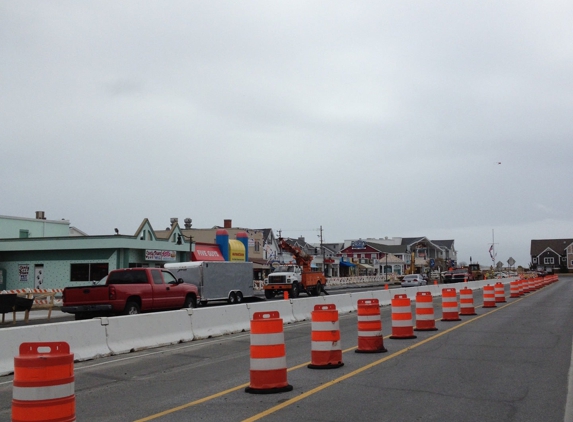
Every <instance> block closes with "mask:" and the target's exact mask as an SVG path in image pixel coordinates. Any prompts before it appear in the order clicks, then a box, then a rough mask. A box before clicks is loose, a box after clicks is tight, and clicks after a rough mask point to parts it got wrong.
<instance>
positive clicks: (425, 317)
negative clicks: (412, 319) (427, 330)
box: [416, 314, 434, 321]
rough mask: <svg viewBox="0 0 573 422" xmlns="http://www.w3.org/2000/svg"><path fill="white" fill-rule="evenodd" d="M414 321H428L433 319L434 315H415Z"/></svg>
mask: <svg viewBox="0 0 573 422" xmlns="http://www.w3.org/2000/svg"><path fill="white" fill-rule="evenodd" d="M416 319H417V320H418V321H429V320H432V319H434V315H424V314H421V315H416Z"/></svg>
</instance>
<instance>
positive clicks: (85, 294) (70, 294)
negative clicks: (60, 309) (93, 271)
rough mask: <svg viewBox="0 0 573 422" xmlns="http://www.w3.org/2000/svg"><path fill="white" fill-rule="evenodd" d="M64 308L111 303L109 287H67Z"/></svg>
mask: <svg viewBox="0 0 573 422" xmlns="http://www.w3.org/2000/svg"><path fill="white" fill-rule="evenodd" d="M63 299H64V303H63V305H64V306H74V305H90V304H97V303H108V302H109V288H108V286H83V287H66V288H65V289H64V297H63Z"/></svg>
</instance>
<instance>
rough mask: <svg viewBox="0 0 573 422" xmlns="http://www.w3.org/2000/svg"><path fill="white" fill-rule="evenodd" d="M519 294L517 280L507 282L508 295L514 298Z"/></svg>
mask: <svg viewBox="0 0 573 422" xmlns="http://www.w3.org/2000/svg"><path fill="white" fill-rule="evenodd" d="M520 296H521V289H520V282H519V280H515V281H512V282H511V283H509V297H510V298H516V297H520Z"/></svg>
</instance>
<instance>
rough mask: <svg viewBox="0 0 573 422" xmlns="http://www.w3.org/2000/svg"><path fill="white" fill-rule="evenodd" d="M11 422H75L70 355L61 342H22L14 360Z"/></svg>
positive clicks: (65, 344)
mask: <svg viewBox="0 0 573 422" xmlns="http://www.w3.org/2000/svg"><path fill="white" fill-rule="evenodd" d="M12 397H13V399H12V422H25V421H35V422H39V421H58V422H73V421H75V420H76V396H75V391H74V355H73V354H72V353H70V346H69V344H68V343H66V342H63V341H58V342H47V343H22V344H21V345H20V355H19V356H17V357H15V358H14V382H13V393H12Z"/></svg>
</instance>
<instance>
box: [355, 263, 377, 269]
mask: <svg viewBox="0 0 573 422" xmlns="http://www.w3.org/2000/svg"><path fill="white" fill-rule="evenodd" d="M357 265H358V268H362V269H365V270H373V269H374V267H373V266H372V265H368V264H357Z"/></svg>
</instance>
